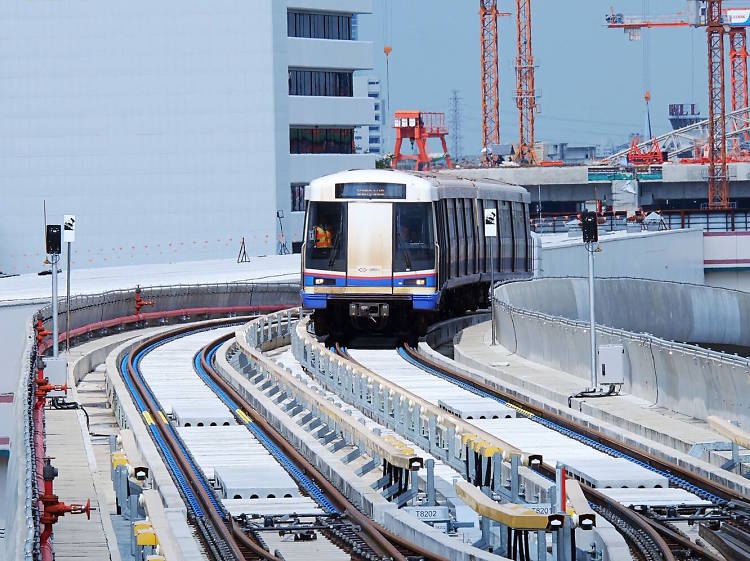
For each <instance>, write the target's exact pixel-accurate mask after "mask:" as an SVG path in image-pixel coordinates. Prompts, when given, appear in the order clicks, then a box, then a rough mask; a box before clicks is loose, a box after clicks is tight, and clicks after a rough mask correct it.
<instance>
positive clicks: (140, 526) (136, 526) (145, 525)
mask: <svg viewBox="0 0 750 561" xmlns="http://www.w3.org/2000/svg"><path fill="white" fill-rule="evenodd" d="M151 529H152V526H151V522H146V521H145V520H143V521H141V522H133V535H134V536H135V535H136V534H137V533H138V532H139V531H140V530H151Z"/></svg>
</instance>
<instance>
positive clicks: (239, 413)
mask: <svg viewBox="0 0 750 561" xmlns="http://www.w3.org/2000/svg"><path fill="white" fill-rule="evenodd" d="M235 413H237V416H238V417H239V418H240V419H242V420H243V421H244V422H245V424H246V425H249V424H250V423H252V419H250V417H249V416H248V415H247V413H245V412H244V411H243V410H242V409H237V410H236V411H235Z"/></svg>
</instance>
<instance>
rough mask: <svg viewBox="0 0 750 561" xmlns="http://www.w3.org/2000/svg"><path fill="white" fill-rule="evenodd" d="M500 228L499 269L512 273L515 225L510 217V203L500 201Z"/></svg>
mask: <svg viewBox="0 0 750 561" xmlns="http://www.w3.org/2000/svg"><path fill="white" fill-rule="evenodd" d="M498 217H499V221H498V227H499V234H500V237H499V240H500V262H499V269H498V270H500V271H502V272H505V273H510V272H511V271H512V270H513V225H512V224H511V217H510V203H509V202H508V201H498Z"/></svg>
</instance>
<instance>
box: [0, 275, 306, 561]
mask: <svg viewBox="0 0 750 561" xmlns="http://www.w3.org/2000/svg"><path fill="white" fill-rule="evenodd" d="M141 297H142V298H143V299H144V300H153V302H154V305H153V306H149V307H145V308H143V309H142V310H141V315H140V316H134V315H133V314H134V305H135V290H133V289H130V290H117V291H111V292H104V293H101V294H94V295H87V296H76V297H73V298H72V299H71V306H70V307H71V321H70V328H71V332H74V330H78V335H76V338H75V340H74V341H73V342H74V343H75V342H77V341H80V340H81V339H82V338H87V337H88V336H94V335H101V334H103V333H104V332H105V330H113V331H117V330H120V329H129V328H138V327H146V326H148V325H158V324H160V323H162V322H180V321H188V320H190V319H193V320H195V319H202V318H203V317H208V316H215V315H223V314H224V313H228V312H225V311H222V309H231V308H238V309H248V308H254V309H257V310H259V311H263V310H264V309H271V308H278V307H291V306H296V305H299V285H298V284H294V283H226V284H208V285H180V286H162V287H148V288H143V289H142V291H141ZM64 310H65V303H64V299H61V305H60V331H63V330H64V329H65V313H64ZM174 311H179V315H175V316H170V313H171V312H174ZM248 312H249V310H248ZM238 313H243V312H241V311H239V312H238ZM191 315H193V316H194V317H192V318H191ZM37 317H40V318H41V319H42V320H43V325H44V327H45V329H51V323H52V322H51V309H50V306H44V307H42V308H40V309H39V310H38V311H37V312H36V313H34V314H33V316H32V317H30V318H29V319H28V321H27V322H26V340H27V344H26V349H25V351H24V356H23V359H22V365H21V372H20V376H19V378H18V386H17V390H16V393H15V399H14V402H13V405H12V408H11V416H12V421H11V423H10V425H11V426H10V429H11V430H10V435H9V436H10V454H9V458H8V467H7V471H8V473H7V476H6V477H3V473H1V472H0V485H3V486H4V487H6V488H5V489H1V490H0V496H5V497H7V501H6V504H5V505H4V507H5V508H6V510H5V512H3V513H0V514H4V515H5V516H4V517H3V516H0V522H1V521H3V519H4V521H5V523H6V525H5V528H4V530H5V535H6V536H7V537H6V539H0V559H25V560H27V561H31V559H32V558H33V552H34V550H35V548H38V539H39V533H38V526H37V524H35V513H34V509H33V508H32V503H33V502H35V501H36V498H37V497H38V489H36V466H35V462H34V457H33V455H32V451H33V447H32V445H31V443H32V442H33V431H34V426H33V423H31V419H30V411H31V405H32V397H33V390H34V384H33V383H32V378H33V376H34V374H35V369H34V368H33V364H34V360H35V358H36V355H37V346H36V339H35V337H34V335H35V333H34V324H35V318H37ZM136 320H137V321H136ZM107 322H114V323H111V324H109V323H107ZM61 348H62V346H61ZM0 413H1V411H0ZM62 498H63V499H67V498H68V497H62ZM0 527H2V526H1V525H0Z"/></svg>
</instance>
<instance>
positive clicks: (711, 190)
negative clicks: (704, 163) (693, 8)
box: [706, 0, 729, 208]
mask: <svg viewBox="0 0 750 561" xmlns="http://www.w3.org/2000/svg"><path fill="white" fill-rule="evenodd" d="M721 1H722V0H708V2H707V4H708V5H707V10H706V31H707V36H708V208H728V206H729V182H728V178H727V149H726V107H725V97H724V95H725V91H724V26H723V23H722V21H721Z"/></svg>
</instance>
